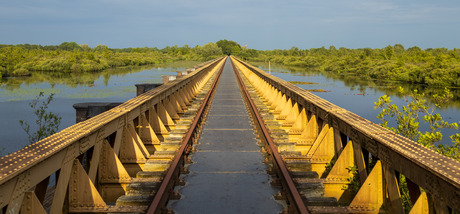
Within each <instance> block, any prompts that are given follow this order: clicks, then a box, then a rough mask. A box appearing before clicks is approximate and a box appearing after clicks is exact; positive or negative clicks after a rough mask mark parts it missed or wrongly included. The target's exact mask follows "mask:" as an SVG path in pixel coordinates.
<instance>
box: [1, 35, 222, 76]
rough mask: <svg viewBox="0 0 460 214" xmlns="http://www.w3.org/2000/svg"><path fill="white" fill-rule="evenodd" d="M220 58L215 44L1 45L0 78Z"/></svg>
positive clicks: (219, 51)
mask: <svg viewBox="0 0 460 214" xmlns="http://www.w3.org/2000/svg"><path fill="white" fill-rule="evenodd" d="M221 55H222V50H221V48H219V47H218V46H217V45H216V44H215V43H208V44H206V45H204V46H196V47H194V48H190V47H189V46H188V45H184V46H183V47H178V46H177V45H175V46H173V47H169V46H168V47H166V48H163V49H161V50H159V49H158V48H148V47H144V48H125V49H110V48H109V47H107V46H106V45H97V46H96V47H95V48H93V49H91V48H90V47H89V46H88V45H87V44H81V45H78V44H77V43H75V42H64V43H62V44H60V45H58V46H40V45H29V44H24V45H15V46H14V45H0V76H25V75H30V72H37V71H46V72H59V73H81V72H96V71H102V70H105V69H108V68H114V67H122V66H139V65H151V64H160V63H164V62H172V61H180V60H188V61H205V60H209V59H212V58H216V57H219V56H221Z"/></svg>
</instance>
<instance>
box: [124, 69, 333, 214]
mask: <svg viewBox="0 0 460 214" xmlns="http://www.w3.org/2000/svg"><path fill="white" fill-rule="evenodd" d="M223 67H224V66H222V68H221V69H220V71H219V72H218V73H217V74H216V76H215V77H213V78H211V81H212V83H209V87H207V88H206V90H204V91H206V93H207V94H206V95H205V96H204V98H203V99H202V100H200V101H202V103H200V105H201V107H200V109H199V110H198V111H197V112H196V116H195V117H194V118H195V119H194V121H193V122H192V123H191V126H190V128H189V129H188V131H187V133H186V135H185V137H184V138H183V141H182V145H181V147H180V148H179V149H178V150H177V151H178V152H177V153H176V154H175V157H174V158H173V159H172V160H171V161H168V166H167V167H163V169H167V171H166V174H165V176H164V177H163V178H162V179H158V180H156V181H160V180H161V185H158V183H155V185H154V186H152V187H151V188H155V189H156V191H155V195H154V197H152V196H149V197H147V198H146V200H152V199H153V202H152V203H151V204H150V205H149V208H148V211H147V213H166V212H172V211H173V209H171V208H170V207H169V208H168V205H167V204H168V200H170V199H172V200H180V194H179V193H178V192H175V191H174V187H175V186H177V185H179V186H182V185H184V181H183V178H181V176H180V174H181V173H182V174H187V173H188V170H187V167H186V165H189V164H190V163H191V161H190V156H191V155H193V153H192V151H194V147H195V145H196V144H197V142H198V141H199V135H200V133H201V130H202V127H203V122H204V121H205V118H206V114H207V112H208V111H209V108H210V106H211V103H212V99H213V94H214V93H215V89H216V87H217V85H218V84H219V79H220V75H221V74H222V70H223ZM232 67H233V71H234V75H235V76H236V77H237V80H238V86H239V88H240V90H241V93H242V96H243V99H244V103H245V104H246V107H247V112H248V113H249V114H250V118H251V122H252V125H253V127H254V132H255V133H256V135H257V139H258V144H259V146H260V147H261V152H262V153H263V155H264V157H265V161H264V162H265V164H267V166H268V170H267V173H269V174H270V175H271V177H272V182H271V184H272V185H273V186H276V187H278V188H280V190H279V192H278V194H277V195H275V196H274V198H275V199H276V200H282V201H283V202H282V204H284V212H287V213H308V209H307V205H314V206H337V200H336V199H335V198H332V197H324V186H323V185H322V182H321V181H320V180H319V179H318V174H317V173H316V172H314V171H311V163H310V161H309V160H307V159H306V157H305V156H304V155H302V154H301V153H300V152H298V151H295V150H294V149H290V148H293V145H292V143H290V142H289V136H288V133H287V132H286V131H285V130H284V129H283V128H282V123H279V122H278V121H277V120H276V117H277V114H276V113H278V115H279V111H277V110H276V109H272V110H270V106H268V100H264V99H263V98H261V97H260V96H259V95H258V93H257V91H256V90H255V89H254V87H253V86H252V85H251V84H250V83H249V81H248V80H247V79H246V77H245V76H244V75H243V73H241V71H239V70H238V68H237V67H236V66H235V65H234V64H233V63H232ZM166 141H167V140H166ZM158 153H161V152H159V151H157V153H156V154H158ZM168 154H170V155H171V154H172V153H168ZM169 162H171V164H169ZM160 163H162V162H160ZM145 173H146V172H140V173H138V174H141V175H142V174H145ZM156 174H157V175H158V174H162V173H156ZM133 184H134V185H133ZM133 184H131V186H142V185H139V184H138V183H136V182H134V183H133ZM128 187H129V186H128ZM141 188H145V186H142V187H141ZM133 200H134V201H136V200H138V198H135V197H134V198H133ZM119 201H121V199H119ZM119 204H120V205H122V203H119ZM143 204H145V203H144V202H143ZM124 205H133V204H132V203H131V202H126V203H124ZM203 209H204V210H205V208H203ZM274 212H276V211H274Z"/></svg>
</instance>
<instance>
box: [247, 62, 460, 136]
mask: <svg viewBox="0 0 460 214" xmlns="http://www.w3.org/2000/svg"><path fill="white" fill-rule="evenodd" d="M251 64H253V65H255V66H257V67H259V68H260V69H262V70H264V71H266V72H268V64H264V63H251ZM271 74H272V75H273V76H276V77H279V78H281V79H283V80H286V81H299V82H313V83H317V84H295V85H297V86H299V87H300V88H303V89H307V90H312V89H322V90H325V91H327V92H313V91H312V92H311V93H314V94H315V95H317V96H319V97H321V98H323V99H325V100H328V101H329V102H331V103H333V104H335V105H337V106H340V107H342V108H344V109H347V110H349V111H351V112H354V113H355V114H358V115H360V116H361V117H363V118H366V119H368V120H370V121H372V122H374V123H377V124H378V123H380V122H381V121H380V120H379V119H377V118H376V117H377V115H378V114H379V112H380V111H381V109H374V102H377V101H378V99H379V97H380V96H383V95H385V94H388V95H389V96H391V99H392V100H393V103H395V104H397V105H402V104H405V102H404V100H403V98H402V97H399V96H398V95H397V92H396V91H397V90H396V88H397V87H398V85H396V84H395V83H384V82H381V83H375V82H372V81H363V80H361V78H358V77H348V78H347V79H346V80H341V79H339V78H337V77H333V76H330V75H327V76H326V75H325V74H323V73H320V72H308V71H306V70H305V69H303V70H302V69H298V68H289V67H286V66H281V65H271ZM402 87H403V88H404V89H405V90H406V91H409V90H413V89H418V90H419V92H421V93H426V94H432V93H441V92H442V90H443V89H438V90H435V89H434V88H423V87H420V86H414V85H402ZM452 93H453V94H454V100H453V101H451V103H449V104H448V105H446V106H445V107H444V108H442V109H438V110H437V112H438V113H440V114H441V116H443V119H444V120H446V121H448V122H460V98H459V96H458V94H459V93H460V90H458V89H457V90H453V91H452ZM420 123H423V121H420ZM393 125H394V123H393ZM390 126H392V124H390ZM427 130H428V126H424V127H423V129H422V131H423V132H424V131H427ZM458 132H459V131H458V130H452V129H444V130H443V131H442V133H443V135H444V137H443V141H442V143H443V144H446V145H451V140H450V138H449V136H451V135H453V134H455V133H458Z"/></svg>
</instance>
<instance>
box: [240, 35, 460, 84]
mask: <svg viewBox="0 0 460 214" xmlns="http://www.w3.org/2000/svg"><path fill="white" fill-rule="evenodd" d="M254 52H255V53H254V54H250V55H244V56H243V55H241V56H240V57H244V58H247V59H248V60H251V61H258V62H268V61H270V62H272V63H277V64H283V65H287V66H296V67H301V68H307V69H308V70H314V71H320V72H326V73H332V74H335V75H338V76H340V77H344V78H345V77H348V76H359V77H361V78H363V79H373V80H375V81H402V82H407V83H418V84H424V85H430V86H442V87H460V78H459V77H460V50H458V49H453V50H448V49H446V48H436V49H426V50H422V49H420V48H419V47H416V46H415V47H412V48H408V49H407V50H406V49H405V48H404V47H403V46H402V45H401V44H395V45H394V46H390V45H389V46H387V47H385V48H383V49H378V48H377V49H371V48H362V49H347V48H343V47H341V48H339V49H337V48H336V47H334V46H330V47H329V48H327V49H326V48H325V47H321V48H311V49H305V50H302V49H299V48H297V47H292V48H291V49H288V50H279V49H275V50H266V51H258V50H254Z"/></svg>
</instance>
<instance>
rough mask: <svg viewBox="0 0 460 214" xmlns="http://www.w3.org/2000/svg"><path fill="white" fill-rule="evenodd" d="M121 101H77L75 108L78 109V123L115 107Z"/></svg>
mask: <svg viewBox="0 0 460 214" xmlns="http://www.w3.org/2000/svg"><path fill="white" fill-rule="evenodd" d="M120 104H121V103H76V104H74V105H73V108H74V109H75V110H76V123H79V122H82V121H85V120H87V119H89V118H91V117H94V116H96V115H98V114H100V113H102V112H105V111H107V110H110V109H112V108H115V107H116V106H118V105H120Z"/></svg>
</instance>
